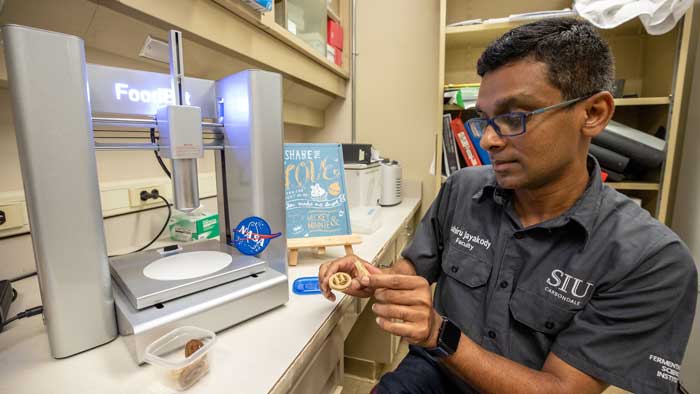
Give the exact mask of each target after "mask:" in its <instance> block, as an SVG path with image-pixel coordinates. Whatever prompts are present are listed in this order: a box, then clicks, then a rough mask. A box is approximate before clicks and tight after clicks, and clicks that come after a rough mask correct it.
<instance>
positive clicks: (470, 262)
mask: <svg viewBox="0 0 700 394" xmlns="http://www.w3.org/2000/svg"><path fill="white" fill-rule="evenodd" d="M442 270H443V271H444V272H445V275H447V276H449V277H450V278H452V279H454V280H456V281H457V282H459V283H461V284H464V285H466V286H468V287H471V288H477V287H481V286H483V285H485V284H486V282H488V280H489V276H491V263H489V262H487V261H486V260H485V259H483V258H480V257H478V256H475V255H472V254H469V253H465V252H462V251H460V250H459V249H456V248H454V247H452V248H450V249H449V250H448V251H447V255H446V257H445V258H444V259H443V260H442Z"/></svg>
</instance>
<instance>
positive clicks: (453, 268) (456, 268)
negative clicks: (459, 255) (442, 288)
mask: <svg viewBox="0 0 700 394" xmlns="http://www.w3.org/2000/svg"><path fill="white" fill-rule="evenodd" d="M450 271H452V272H453V273H455V274H456V273H457V271H459V267H457V266H456V265H453V266H452V268H450Z"/></svg>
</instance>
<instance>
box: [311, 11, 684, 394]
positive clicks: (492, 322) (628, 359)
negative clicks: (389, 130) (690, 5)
mask: <svg viewBox="0 0 700 394" xmlns="http://www.w3.org/2000/svg"><path fill="white" fill-rule="evenodd" d="M477 71H478V73H479V75H480V76H481V77H482V81H481V87H480V89H479V97H478V100H477V105H476V107H477V110H478V113H479V115H480V117H479V118H477V119H472V120H470V121H469V123H468V126H469V127H471V128H472V130H476V131H478V132H480V133H482V138H481V146H482V147H483V148H484V149H486V150H487V151H488V152H489V155H490V157H491V161H492V163H493V165H492V166H484V167H470V168H467V169H464V170H462V171H459V172H457V173H456V174H454V175H453V176H451V177H450V178H449V179H448V180H447V182H446V183H445V184H444V186H443V187H442V189H441V191H440V193H439V195H438V196H437V198H436V200H435V201H434V203H433V204H432V206H431V207H430V209H429V211H428V212H427V214H426V215H425V217H424V218H423V220H422V223H421V225H420V226H419V228H418V230H417V232H416V235H415V239H414V240H413V242H412V243H411V244H410V245H409V246H408V247H407V248H406V249H405V250H404V251H403V259H401V260H400V261H398V262H396V263H395V265H394V266H393V267H392V268H390V269H387V270H383V271H382V270H378V269H376V268H374V267H372V266H370V265H369V264H365V265H366V267H367V268H368V269H369V270H370V273H371V275H370V276H368V277H367V276H362V277H359V276H358V273H357V272H356V271H355V269H354V268H353V261H352V260H353V259H352V258H342V259H338V260H335V261H332V262H330V263H327V264H324V265H323V266H321V268H320V271H319V280H320V283H321V288H322V290H323V291H324V294H325V295H326V297H328V298H330V299H334V297H335V296H334V295H333V294H332V293H331V292H330V289H329V287H328V278H329V277H330V275H332V274H333V273H335V272H338V271H344V272H348V273H351V274H352V275H354V279H353V284H352V286H351V288H350V289H349V290H347V291H346V293H347V294H350V295H353V296H362V297H367V296H371V295H374V296H375V298H376V300H377V302H376V304H375V305H374V307H373V310H374V313H375V314H376V315H377V324H378V325H379V326H380V327H381V328H382V329H384V330H386V331H387V332H390V333H393V334H396V335H400V336H403V337H405V338H406V339H407V340H408V341H409V342H410V343H411V344H413V345H412V346H411V347H410V352H409V354H408V355H407V356H406V358H405V359H404V360H403V361H402V363H401V364H400V365H399V367H398V368H397V369H396V371H394V372H392V373H389V374H387V375H385V376H384V377H382V379H381V380H380V382H379V384H378V385H377V387H376V388H375V391H376V392H377V393H379V394H389V393H392V394H395V393H456V392H465V393H474V392H481V393H511V394H516V393H535V392H537V393H558V394H561V393H576V394H587V393H600V392H602V391H603V390H604V389H605V388H606V387H607V386H608V385H610V384H612V385H615V386H618V387H621V388H624V389H627V390H630V391H632V392H634V393H638V394H641V393H675V392H676V390H677V386H678V384H677V382H678V376H679V369H680V363H681V360H682V359H683V353H684V350H685V346H686V343H687V340H688V336H689V334H690V328H691V324H692V320H693V314H694V311H695V302H696V297H697V273H696V270H695V265H694V263H693V261H692V258H691V257H690V254H689V252H688V250H687V249H686V247H685V246H684V245H683V243H682V242H681V241H680V239H679V238H678V237H677V236H676V235H675V234H674V233H673V232H672V231H671V230H669V229H668V228H667V227H665V226H664V225H662V224H660V223H659V222H657V221H656V220H654V219H653V218H652V217H651V216H650V215H649V214H648V213H647V212H646V211H644V210H643V209H641V208H640V207H638V206H637V205H636V204H635V203H634V202H632V201H631V200H630V199H629V198H627V197H625V196H624V195H622V194H620V193H618V192H616V191H615V190H613V189H611V188H610V187H607V186H605V185H604V184H603V183H602V182H601V179H600V167H599V166H598V163H597V162H596V160H595V159H594V158H593V157H590V156H588V146H589V143H590V141H591V138H592V137H594V136H595V135H597V134H599V133H600V132H602V131H603V129H604V128H605V126H606V125H607V123H608V121H609V120H610V118H611V117H612V115H613V112H614V101H613V97H612V95H611V94H610V89H611V86H612V82H613V75H614V70H613V60H612V55H611V53H610V50H609V48H608V46H607V44H606V43H604V42H603V41H602V39H601V38H600V37H599V35H598V34H597V33H596V32H595V30H594V28H593V27H592V26H591V25H590V24H589V23H587V22H583V21H578V20H574V19H556V20H555V19H552V20H544V21H540V22H535V23H532V24H529V25H525V26H521V27H518V28H515V29H513V30H511V31H510V32H508V33H506V34H505V35H504V36H503V37H501V38H499V39H498V40H496V41H495V42H493V43H492V44H491V45H490V46H489V47H488V48H487V49H486V50H485V51H484V53H483V54H482V56H481V58H480V59H479V62H478V66H477ZM435 282H437V286H436V288H435V294H434V297H433V295H432V293H431V290H430V287H429V286H430V284H432V283H435Z"/></svg>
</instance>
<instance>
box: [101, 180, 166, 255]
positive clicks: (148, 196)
mask: <svg viewBox="0 0 700 394" xmlns="http://www.w3.org/2000/svg"><path fill="white" fill-rule="evenodd" d="M143 193H147V192H142V194H143ZM141 198H142V199H143V196H142V197H141ZM148 198H160V199H161V200H163V202H165V207H167V208H168V217H167V218H166V219H165V223H163V227H162V228H161V229H160V231H159V232H158V234H157V235H156V236H155V237H154V238H153V239H152V240H151V242H149V243H147V244H146V245H144V246H142V247H141V248H139V249H137V250H134V251H133V252H129V253H124V254H120V255H112V256H109V257H116V256H123V255H125V254H131V253H137V252H141V251H142V250H144V249H146V248H147V247H149V246H151V245H153V243H154V242H156V241H157V240H158V238H160V236H161V235H162V234H163V231H165V229H166V228H167V227H168V223H170V217H171V216H172V209H170V202H169V201H168V200H166V199H165V197H163V196H161V195H160V194H156V195H155V196H153V195H152V194H150V193H147V198H146V200H147V199H148ZM144 201H145V200H144Z"/></svg>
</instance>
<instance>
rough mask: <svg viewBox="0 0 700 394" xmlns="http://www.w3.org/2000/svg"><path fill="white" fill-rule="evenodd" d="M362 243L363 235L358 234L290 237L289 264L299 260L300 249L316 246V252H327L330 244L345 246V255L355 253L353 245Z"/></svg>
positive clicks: (288, 241)
mask: <svg viewBox="0 0 700 394" xmlns="http://www.w3.org/2000/svg"><path fill="white" fill-rule="evenodd" d="M359 243H362V237H360V236H359V235H357V234H351V235H336V236H332V237H314V238H288V239H287V249H288V250H289V255H288V259H289V265H290V266H295V265H297V262H298V261H299V249H307V248H315V249H316V253H318V254H321V255H322V254H325V253H326V247H328V246H341V245H342V246H344V247H345V255H346V256H347V255H351V254H353V253H354V252H353V250H352V245H356V244H359Z"/></svg>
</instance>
